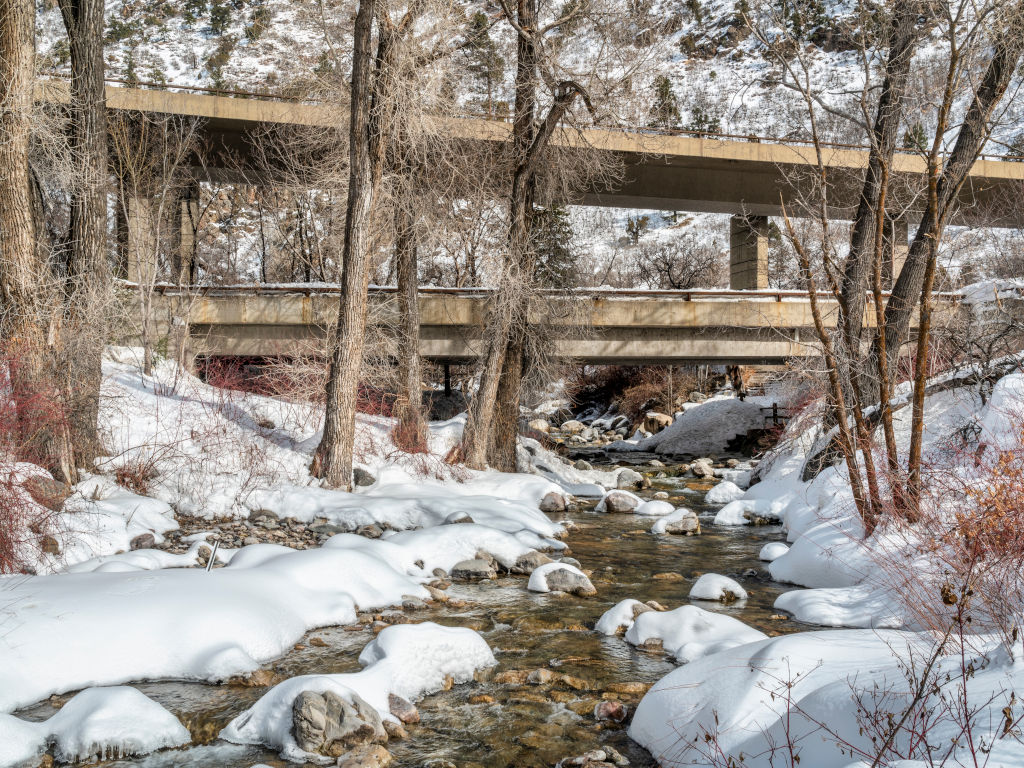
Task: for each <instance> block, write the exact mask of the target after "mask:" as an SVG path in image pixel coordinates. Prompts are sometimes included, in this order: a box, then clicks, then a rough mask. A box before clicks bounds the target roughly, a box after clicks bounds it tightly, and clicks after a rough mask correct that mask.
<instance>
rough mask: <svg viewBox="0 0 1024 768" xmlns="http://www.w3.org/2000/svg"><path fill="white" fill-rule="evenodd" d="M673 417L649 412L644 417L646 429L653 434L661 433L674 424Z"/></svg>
mask: <svg viewBox="0 0 1024 768" xmlns="http://www.w3.org/2000/svg"><path fill="white" fill-rule="evenodd" d="M672 421H673V419H672V417H671V416H669V415H668V414H667V413H659V412H658V411H648V412H647V415H646V416H645V417H644V429H646V430H647V431H648V432H650V433H651V434H655V433H658V432H661V430H663V429H664V428H665V427H667V426H669V425H671V424H672Z"/></svg>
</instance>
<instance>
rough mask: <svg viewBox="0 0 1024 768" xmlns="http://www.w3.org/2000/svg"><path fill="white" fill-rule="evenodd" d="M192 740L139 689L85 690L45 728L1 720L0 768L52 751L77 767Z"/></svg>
mask: <svg viewBox="0 0 1024 768" xmlns="http://www.w3.org/2000/svg"><path fill="white" fill-rule="evenodd" d="M191 740H192V738H191V736H190V735H189V732H188V729H187V728H185V726H183V725H182V724H181V723H180V722H179V721H178V718H176V717H175V716H174V715H172V714H171V713H170V712H168V711H167V710H166V709H164V708H163V707H162V706H160V705H159V704H157V703H156V702H155V701H153V700H152V699H150V698H149V697H147V696H146V695H144V694H143V693H141V692H139V691H137V690H136V689H135V688H130V687H127V686H117V687H113V688H86V689H85V690H84V691H82V692H80V693H78V694H77V695H76V696H74V697H73V698H72V699H71V700H70V701H68V703H67V704H65V705H64V706H63V707H61V709H60V710H58V711H57V713H56V714H54V715H53V716H52V717H50V719H49V720H46V721H44V722H41V723H33V722H27V721H25V720H21V719H19V718H17V717H14V716H13V715H0V766H15V765H21V764H24V763H25V762H26V761H30V760H33V759H35V758H38V756H39V755H40V754H42V752H43V751H44V749H46V748H47V746H48V745H52V747H53V753H54V756H55V757H56V758H57V760H58V761H59V762H62V763H77V762H85V761H91V760H94V759H97V758H98V759H100V760H112V759H119V758H123V757H126V756H128V755H144V754H148V753H149V752H155V751H156V750H158V749H167V748H169V747H180V746H182V745H184V744H188V743H189V742H190V741H191Z"/></svg>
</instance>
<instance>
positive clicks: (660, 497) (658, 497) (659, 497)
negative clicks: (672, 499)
mask: <svg viewBox="0 0 1024 768" xmlns="http://www.w3.org/2000/svg"><path fill="white" fill-rule="evenodd" d="M662 474H664V473H662ZM651 498H652V499H654V500H655V501H665V499H667V498H668V491H658V492H657V493H655V494H654V495H653V496H652V497H651Z"/></svg>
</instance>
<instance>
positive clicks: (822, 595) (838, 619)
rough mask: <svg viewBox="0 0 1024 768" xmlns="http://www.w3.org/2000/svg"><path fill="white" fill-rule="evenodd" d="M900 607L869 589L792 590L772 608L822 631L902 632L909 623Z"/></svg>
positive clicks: (862, 587)
mask: <svg viewBox="0 0 1024 768" xmlns="http://www.w3.org/2000/svg"><path fill="white" fill-rule="evenodd" d="M900 605H901V604H900V603H897V602H894V601H893V600H892V596H891V595H890V594H889V593H888V592H886V591H885V590H878V589H872V588H871V587H870V585H867V584H859V585H857V586H855V587H836V588H832V589H825V588H819V589H795V590H793V591H792V592H785V593H783V594H781V595H779V596H778V597H777V598H776V599H775V607H776V608H777V609H778V610H780V611H786V612H787V613H791V614H793V618H794V619H796V620H797V621H803V622H805V623H807V624H818V625H819V626H822V627H858V628H865V629H866V628H869V627H878V628H883V629H902V628H903V627H905V626H906V625H907V624H909V623H910V621H909V620H908V618H907V617H906V616H905V614H904V612H903V611H902V610H901V609H900Z"/></svg>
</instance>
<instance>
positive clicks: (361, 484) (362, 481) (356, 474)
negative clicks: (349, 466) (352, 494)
mask: <svg viewBox="0 0 1024 768" xmlns="http://www.w3.org/2000/svg"><path fill="white" fill-rule="evenodd" d="M376 482H377V478H376V477H374V476H373V475H371V474H370V473H369V472H367V471H366V470H365V469H363V468H362V467H356V468H355V469H353V470H352V483H353V484H354V485H355V486H356V487H357V488H365V487H366V486H368V485H373V484H374V483H376Z"/></svg>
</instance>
